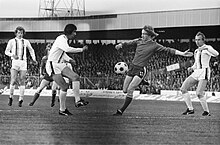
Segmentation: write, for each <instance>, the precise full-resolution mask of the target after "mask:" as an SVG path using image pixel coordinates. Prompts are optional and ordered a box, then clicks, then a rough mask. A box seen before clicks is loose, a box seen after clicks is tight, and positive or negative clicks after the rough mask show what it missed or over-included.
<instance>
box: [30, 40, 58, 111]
mask: <svg viewBox="0 0 220 145" xmlns="http://www.w3.org/2000/svg"><path fill="white" fill-rule="evenodd" d="M50 48H51V44H48V45H47V47H46V53H47V54H46V55H45V56H43V58H42V60H41V64H40V78H42V80H41V83H40V86H39V87H38V88H37V91H36V92H35V94H34V97H33V100H32V102H30V103H29V106H33V105H34V103H35V102H36V100H37V99H38V98H39V96H40V93H41V92H42V90H43V89H44V88H45V87H46V86H48V85H49V84H50V83H51V82H53V79H52V77H50V76H49V75H48V74H47V73H46V68H45V66H46V62H47V58H48V57H47V56H48V54H49V51H50ZM55 97H56V89H52V101H51V107H53V106H54V102H55Z"/></svg>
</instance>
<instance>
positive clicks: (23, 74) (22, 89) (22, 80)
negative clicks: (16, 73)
mask: <svg viewBox="0 0 220 145" xmlns="http://www.w3.org/2000/svg"><path fill="white" fill-rule="evenodd" d="M26 73H27V71H26V70H20V87H19V92H20V95H19V102H18V106H19V107H22V103H23V99H24V92H25V80H26Z"/></svg>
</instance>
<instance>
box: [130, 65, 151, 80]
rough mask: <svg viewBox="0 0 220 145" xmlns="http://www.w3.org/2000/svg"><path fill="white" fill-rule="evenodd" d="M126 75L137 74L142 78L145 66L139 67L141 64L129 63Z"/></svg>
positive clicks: (132, 75) (145, 72)
mask: <svg viewBox="0 0 220 145" xmlns="http://www.w3.org/2000/svg"><path fill="white" fill-rule="evenodd" d="M127 75H128V76H131V77H134V76H139V77H140V78H142V79H143V78H145V76H146V75H147V70H146V67H141V66H137V65H134V64H131V65H130V66H129V70H128V74H127Z"/></svg>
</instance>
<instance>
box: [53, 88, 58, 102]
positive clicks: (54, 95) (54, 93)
mask: <svg viewBox="0 0 220 145" xmlns="http://www.w3.org/2000/svg"><path fill="white" fill-rule="evenodd" d="M56 95H57V91H56V90H52V100H53V99H55V98H56Z"/></svg>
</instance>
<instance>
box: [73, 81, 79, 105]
mask: <svg viewBox="0 0 220 145" xmlns="http://www.w3.org/2000/svg"><path fill="white" fill-rule="evenodd" d="M72 86H73V96H74V97H75V102H78V101H79V100H80V96H79V88H80V83H79V81H75V82H72Z"/></svg>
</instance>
